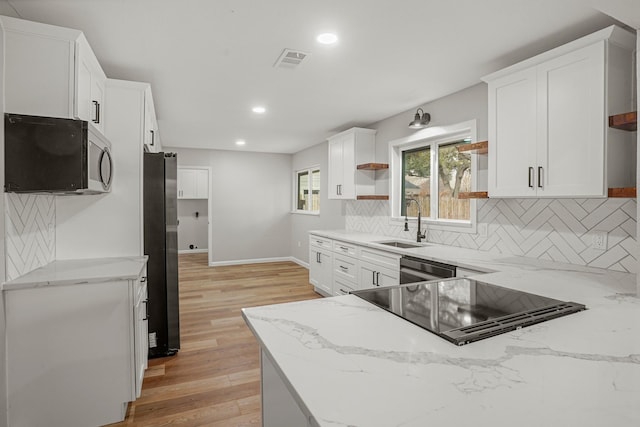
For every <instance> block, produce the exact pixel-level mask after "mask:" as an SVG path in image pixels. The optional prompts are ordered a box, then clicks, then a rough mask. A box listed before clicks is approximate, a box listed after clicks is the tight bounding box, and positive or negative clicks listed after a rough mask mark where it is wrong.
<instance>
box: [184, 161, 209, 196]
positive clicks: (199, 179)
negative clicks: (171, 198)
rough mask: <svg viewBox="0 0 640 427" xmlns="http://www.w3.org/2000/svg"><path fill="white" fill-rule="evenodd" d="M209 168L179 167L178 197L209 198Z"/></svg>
mask: <svg viewBox="0 0 640 427" xmlns="http://www.w3.org/2000/svg"><path fill="white" fill-rule="evenodd" d="M208 198H209V170H208V169H198V168H178V199H208Z"/></svg>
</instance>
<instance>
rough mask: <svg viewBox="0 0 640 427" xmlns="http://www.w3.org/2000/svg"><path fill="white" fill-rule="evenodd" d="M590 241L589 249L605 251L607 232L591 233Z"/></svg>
mask: <svg viewBox="0 0 640 427" xmlns="http://www.w3.org/2000/svg"><path fill="white" fill-rule="evenodd" d="M592 239H593V240H592V241H591V247H592V248H593V249H598V250H601V251H606V250H607V232H606V231H595V232H594V233H593V237H592Z"/></svg>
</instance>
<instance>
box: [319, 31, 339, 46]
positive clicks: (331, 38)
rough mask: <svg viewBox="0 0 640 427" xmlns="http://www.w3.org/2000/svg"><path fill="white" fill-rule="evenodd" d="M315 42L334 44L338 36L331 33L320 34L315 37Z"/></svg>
mask: <svg viewBox="0 0 640 427" xmlns="http://www.w3.org/2000/svg"><path fill="white" fill-rule="evenodd" d="M316 40H318V43H322V44H334V43H336V42H337V41H338V36H336V35H335V34H333V33H322V34H320V35H318V37H316Z"/></svg>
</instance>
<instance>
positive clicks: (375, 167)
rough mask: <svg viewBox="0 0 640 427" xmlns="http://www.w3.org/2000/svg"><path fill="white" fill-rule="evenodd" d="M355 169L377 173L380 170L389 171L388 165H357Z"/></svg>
mask: <svg viewBox="0 0 640 427" xmlns="http://www.w3.org/2000/svg"><path fill="white" fill-rule="evenodd" d="M357 168H358V169H360V170H367V171H379V170H382V169H389V164H388V163H363V164H361V165H358V166H357Z"/></svg>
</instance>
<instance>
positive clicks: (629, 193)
mask: <svg viewBox="0 0 640 427" xmlns="http://www.w3.org/2000/svg"><path fill="white" fill-rule="evenodd" d="M636 194H637V191H636V187H624V188H610V189H609V197H636Z"/></svg>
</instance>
